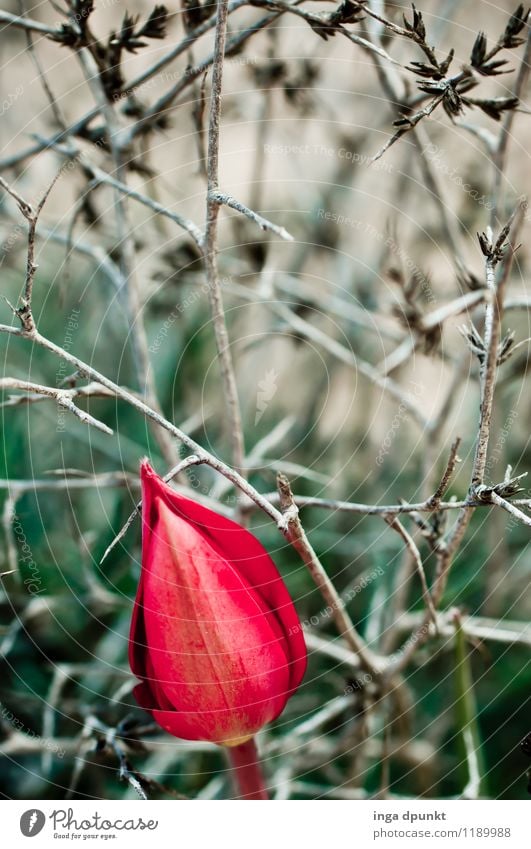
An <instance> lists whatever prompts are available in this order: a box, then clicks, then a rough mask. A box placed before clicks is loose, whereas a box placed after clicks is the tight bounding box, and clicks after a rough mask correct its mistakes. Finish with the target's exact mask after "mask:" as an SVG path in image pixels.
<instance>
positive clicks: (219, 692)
mask: <svg viewBox="0 0 531 849" xmlns="http://www.w3.org/2000/svg"><path fill="white" fill-rule="evenodd" d="M141 477H142V571H141V575H140V582H139V586H138V592H137V596H136V602H135V608H134V612H133V618H132V622H131V633H130V642H129V661H130V664H131V669H132V670H133V673H134V674H135V675H136V676H137V677H138V678H140V679H141V681H142V683H141V684H139V685H138V686H137V687H135V690H134V694H135V697H136V699H137V701H138V703H139V704H140V705H141V707H143V708H144V709H145V710H147V711H148V712H149V713H151V715H152V716H153V719H154V720H155V722H157V723H158V724H159V725H160V726H161V727H162V728H164V729H165V730H166V731H168V732H169V733H170V734H173V735H175V736H176V737H184V738H185V739H187V740H210V741H212V742H215V743H220V744H223V745H225V746H235V745H238V744H240V743H241V742H242V741H245V740H248V739H249V738H250V737H252V736H253V735H254V734H255V733H256V732H257V731H258V729H260V728H261V727H262V726H263V725H264V724H265V723H267V722H271V720H273V719H275V718H276V717H277V716H279V714H280V713H281V712H282V710H283V709H284V706H285V704H286V702H287V700H288V698H289V697H290V695H292V694H293V693H294V691H295V690H296V689H297V687H298V686H299V684H300V682H301V680H302V677H303V675H304V672H305V669H306V647H305V644H304V638H303V634H302V629H301V625H300V622H299V619H298V617H297V613H296V611H295V608H294V606H293V603H292V601H291V599H290V596H289V594H288V591H287V589H286V587H285V585H284V583H283V581H282V579H281V577H280V575H279V574H278V572H277V569H276V567H275V565H274V563H273V561H272V560H271V558H270V557H269V555H268V554H267V552H266V551H265V549H264V548H263V547H262V545H261V544H260V543H259V542H258V540H257V539H256V538H255V537H254V536H253V535H252V534H250V533H249V532H248V531H247V530H245V529H244V528H242V527H240V525H238V524H236V523H235V522H232V521H230V520H229V519H226V518H225V517H223V516H221V515H219V514H218V513H215V512H213V511H212V510H208V509H207V508H206V507H203V506H202V505H200V504H197V503H196V502H194V501H191V500H190V499H189V498H185V497H184V496H182V495H178V494H177V493H176V492H174V491H173V490H172V489H170V487H169V486H167V484H165V483H164V481H163V480H162V479H161V478H159V477H158V475H157V474H156V473H155V472H154V471H153V469H152V468H151V466H150V465H149V463H148V462H147V461H144V462H143V463H142V467H141Z"/></svg>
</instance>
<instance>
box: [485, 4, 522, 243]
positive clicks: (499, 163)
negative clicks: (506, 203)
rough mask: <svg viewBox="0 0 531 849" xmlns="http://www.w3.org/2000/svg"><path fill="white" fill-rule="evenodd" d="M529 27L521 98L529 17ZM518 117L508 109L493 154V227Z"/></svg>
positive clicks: (517, 93)
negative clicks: (513, 129) (515, 122)
mask: <svg viewBox="0 0 531 849" xmlns="http://www.w3.org/2000/svg"><path fill="white" fill-rule="evenodd" d="M526 29H527V37H526V42H525V49H524V54H523V56H522V61H521V62H520V68H519V71H518V75H517V77H516V81H515V84H514V88H513V92H512V93H513V96H514V97H517V98H518V100H520V97H521V95H522V92H523V91H524V89H525V86H526V83H527V79H528V76H529V67H530V64H531V27H530V26H529V18H528V21H527V24H526ZM515 117H516V110H515V109H508V110H507V112H506V113H505V115H504V116H503V120H502V125H501V128H500V133H499V136H498V140H497V144H496V148H495V152H494V156H493V165H494V185H493V188H492V199H491V202H492V207H491V217H490V225H491V227H492V228H494V227H495V226H496V223H497V218H498V214H499V206H500V202H501V187H502V179H503V175H504V173H505V166H506V164H507V151H508V148H509V141H510V138H511V129H512V126H513V122H514V119H515Z"/></svg>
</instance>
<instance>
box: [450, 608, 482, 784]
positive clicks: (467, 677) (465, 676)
mask: <svg viewBox="0 0 531 849" xmlns="http://www.w3.org/2000/svg"><path fill="white" fill-rule="evenodd" d="M454 625H455V683H456V691H457V692H456V702H455V707H456V714H457V724H458V729H459V734H460V737H461V744H462V748H463V753H464V757H465V760H466V765H467V773H468V782H467V785H466V787H465V789H464V791H463V796H464V797H465V798H469V799H470V798H472V799H478V798H481V797H483V796H485V795H486V786H485V765H484V763H483V752H482V748H481V737H480V733H479V727H478V721H477V705H476V699H475V695H474V682H473V679H472V670H471V668H470V654H469V651H468V647H467V643H466V636H465V632H464V630H463V627H462V624H461V614H460V612H459V611H457V610H456V611H455V613H454Z"/></svg>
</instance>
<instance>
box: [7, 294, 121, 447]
mask: <svg viewBox="0 0 531 849" xmlns="http://www.w3.org/2000/svg"><path fill="white" fill-rule="evenodd" d="M28 305H31V301H28ZM28 315H30V316H31V311H30V312H29V313H28ZM0 389H20V390H23V391H26V392H29V393H35V394H36V395H41V396H45V397H47V398H53V399H54V400H55V401H57V403H58V404H59V405H60V406H61V407H64V408H65V409H66V410H69V412H71V413H73V414H74V415H75V416H77V418H78V419H80V420H81V421H82V422H83V423H84V424H88V425H92V427H95V428H97V430H101V431H102V433H106V434H108V435H110V436H112V434H113V431H112V430H111V428H110V427H108V426H107V425H106V424H104V423H103V422H100V421H99V419H95V418H94V416H91V415H90V413H87V412H86V411H85V410H81V409H80V408H79V407H76V405H75V404H74V402H73V400H72V398H75V397H76V396H78V395H83V394H84V395H87V394H98V395H101V394H103V395H109V394H113V393H109V391H104V389H103V387H100V388H99V389H97V390H96V391H91V392H85V393H83V391H82V390H80V389H77V388H74V389H56V388H55V387H52V386H42V385H41V384H39V383H31V382H30V381H27V380H18V379H16V378H14V377H3V378H0ZM87 389H90V387H87ZM32 400H33V398H32V395H31V394H30V395H24V396H22V398H20V399H19V398H15V399H14V401H9V402H8V404H12V403H15V404H19V403H31V401H32ZM4 406H5V404H4Z"/></svg>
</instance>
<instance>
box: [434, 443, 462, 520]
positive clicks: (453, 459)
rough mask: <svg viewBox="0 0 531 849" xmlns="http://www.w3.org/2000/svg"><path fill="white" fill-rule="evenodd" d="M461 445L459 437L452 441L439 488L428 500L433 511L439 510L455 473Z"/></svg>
mask: <svg viewBox="0 0 531 849" xmlns="http://www.w3.org/2000/svg"><path fill="white" fill-rule="evenodd" d="M460 445H461V437H460V436H458V437H456V438H455V439H454V441H453V443H452V447H451V449H450V456H449V457H448V462H447V463H446V468H445V470H444V473H443V476H442V478H441V482H440V483H439V486H438V487H437V489H436V490H435V492H434V493H433V495H432V496H431V498H429V499H428V504H429V505H430V506H431V507H433V509H434V510H437V509H438V508H439V505H440V503H441V499H442V497H443V495H444V493H445V492H446V490H447V488H448V484H449V483H450V480H451V478H452V475H453V473H454V471H455V467H456V466H457V464H458V463H459V462H460V460H459V457H458V456H457V452H458V451H459V446H460Z"/></svg>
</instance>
